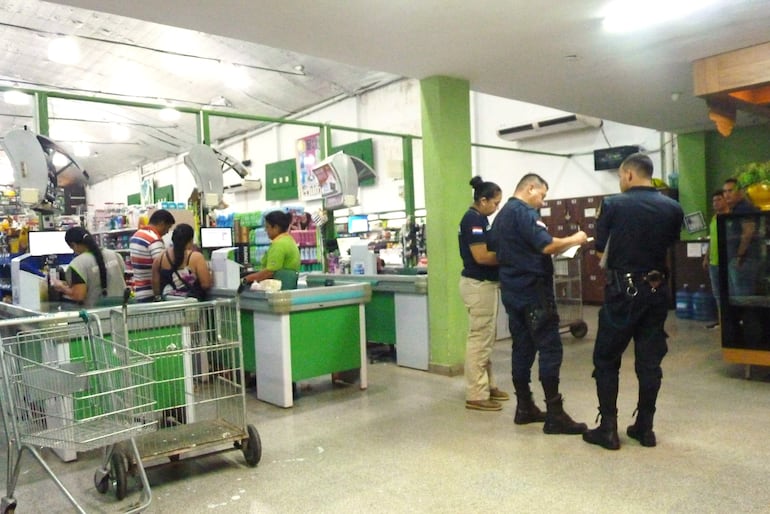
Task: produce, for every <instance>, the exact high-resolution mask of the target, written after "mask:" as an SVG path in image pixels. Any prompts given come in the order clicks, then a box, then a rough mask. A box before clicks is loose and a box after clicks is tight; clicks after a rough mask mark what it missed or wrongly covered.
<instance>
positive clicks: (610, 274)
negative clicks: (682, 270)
mask: <svg viewBox="0 0 770 514" xmlns="http://www.w3.org/2000/svg"><path fill="white" fill-rule="evenodd" d="M665 280H666V274H665V273H663V272H662V271H658V270H650V271H617V270H608V271H607V282H608V283H610V284H617V285H618V287H622V286H626V294H627V295H629V296H636V295H637V294H638V293H639V289H638V285H639V284H641V283H642V282H646V283H647V284H649V286H650V289H651V290H652V292H653V293H654V292H655V291H656V290H657V289H658V287H660V286H661V284H663V283H664V282H665Z"/></svg>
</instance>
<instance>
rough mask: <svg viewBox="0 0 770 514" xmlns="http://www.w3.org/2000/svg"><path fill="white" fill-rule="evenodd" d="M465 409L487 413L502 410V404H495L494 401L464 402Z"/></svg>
mask: <svg viewBox="0 0 770 514" xmlns="http://www.w3.org/2000/svg"><path fill="white" fill-rule="evenodd" d="M465 408H466V409H474V410H488V411H493V410H503V406H502V404H500V402H497V401H495V400H466V401H465Z"/></svg>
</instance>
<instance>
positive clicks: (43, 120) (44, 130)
mask: <svg viewBox="0 0 770 514" xmlns="http://www.w3.org/2000/svg"><path fill="white" fill-rule="evenodd" d="M35 131H36V132H37V133H38V134H40V135H41V136H48V135H50V134H49V132H50V127H49V125H48V95H47V94H45V93H41V92H36V93H35Z"/></svg>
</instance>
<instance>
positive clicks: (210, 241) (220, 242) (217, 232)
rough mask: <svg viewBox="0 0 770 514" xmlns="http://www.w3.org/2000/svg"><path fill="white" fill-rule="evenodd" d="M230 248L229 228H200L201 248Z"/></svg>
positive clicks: (231, 232) (231, 231)
mask: <svg viewBox="0 0 770 514" xmlns="http://www.w3.org/2000/svg"><path fill="white" fill-rule="evenodd" d="M230 246H233V230H232V229H231V228H230V227H201V248H227V247H230Z"/></svg>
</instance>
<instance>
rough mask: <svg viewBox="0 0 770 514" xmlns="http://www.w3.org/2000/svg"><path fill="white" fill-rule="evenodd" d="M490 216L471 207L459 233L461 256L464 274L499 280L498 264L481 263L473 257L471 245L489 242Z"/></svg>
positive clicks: (475, 277) (464, 217)
mask: <svg viewBox="0 0 770 514" xmlns="http://www.w3.org/2000/svg"><path fill="white" fill-rule="evenodd" d="M489 228H490V227H489V218H487V217H486V216H484V215H483V214H481V213H480V212H479V211H477V210H476V209H474V208H473V207H471V208H470V209H468V211H467V212H466V213H465V215H464V216H463V219H462V220H460V230H459V232H458V234H457V237H458V239H459V243H460V257H461V258H462V260H463V271H462V276H464V277H468V278H473V279H475V280H491V281H494V282H497V280H498V273H497V266H486V265H484V264H479V263H478V262H476V260H475V259H474V258H473V254H472V253H471V246H473V245H475V244H484V245H486V244H487V232H488V231H489Z"/></svg>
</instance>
